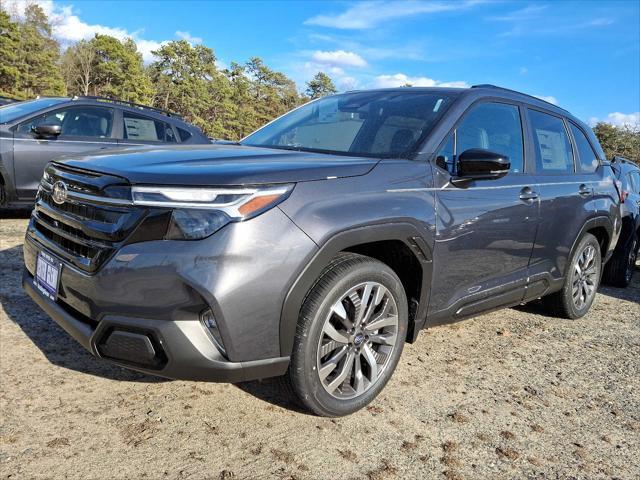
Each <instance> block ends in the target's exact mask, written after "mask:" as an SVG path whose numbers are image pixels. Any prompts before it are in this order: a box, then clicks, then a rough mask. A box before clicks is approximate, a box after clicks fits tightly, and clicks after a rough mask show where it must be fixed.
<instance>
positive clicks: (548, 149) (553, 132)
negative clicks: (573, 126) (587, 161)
mask: <svg viewBox="0 0 640 480" xmlns="http://www.w3.org/2000/svg"><path fill="white" fill-rule="evenodd" d="M529 118H530V119H531V128H532V130H533V143H534V146H535V152H536V169H537V171H538V172H542V173H567V172H573V150H572V148H571V142H569V136H568V135H567V131H566V130H565V128H564V122H563V121H562V120H561V119H560V118H558V117H554V116H553V115H547V114H546V113H542V112H538V111H536V110H529Z"/></svg>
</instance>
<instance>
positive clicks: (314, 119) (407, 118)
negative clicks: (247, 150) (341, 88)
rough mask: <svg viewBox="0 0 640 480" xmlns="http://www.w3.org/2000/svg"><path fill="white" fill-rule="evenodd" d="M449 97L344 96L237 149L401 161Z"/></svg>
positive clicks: (310, 107)
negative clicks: (245, 147)
mask: <svg viewBox="0 0 640 480" xmlns="http://www.w3.org/2000/svg"><path fill="white" fill-rule="evenodd" d="M454 99H455V94H451V93H446V94H445V93H440V92H436V93H433V92H430V93H425V92H418V91H412V90H411V89H409V88H407V89H405V90H404V91H386V92H380V91H377V92H376V91H373V92H357V93H347V94H342V95H335V96H332V97H326V98H323V99H320V100H317V101H314V102H311V103H308V104H307V105H304V106H302V107H300V108H298V109H296V110H293V111H292V112H290V113H288V114H286V115H285V116H283V117H281V118H279V119H277V120H275V121H274V122H272V123H270V124H268V125H267V126H265V127H263V128H262V129H260V130H258V131H257V132H255V133H253V134H251V135H249V136H248V137H247V138H245V139H244V140H243V141H242V143H243V144H244V145H252V146H259V147H269V148H282V149H285V150H304V151H319V152H330V153H338V154H349V155H361V156H371V157H403V156H405V155H407V154H408V153H410V152H412V151H414V150H415V148H416V147H417V146H418V145H419V144H420V142H421V141H422V139H424V138H425V137H426V135H428V133H429V132H430V131H431V129H432V128H433V126H434V125H435V123H436V122H437V121H438V119H439V118H440V117H441V116H442V114H443V113H444V112H445V111H446V109H447V108H448V107H449V105H450V103H451V102H452V101H453V100H454Z"/></svg>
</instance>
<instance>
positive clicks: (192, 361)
mask: <svg viewBox="0 0 640 480" xmlns="http://www.w3.org/2000/svg"><path fill="white" fill-rule="evenodd" d="M22 286H23V288H24V289H25V291H26V292H27V293H28V294H29V296H30V297H31V298H32V299H33V300H34V301H35V302H36V303H37V304H38V306H39V307H40V308H41V309H42V310H44V312H45V313H46V314H47V315H49V316H50V317H51V318H52V319H53V320H55V321H56V323H57V324H58V325H60V326H61V327H62V328H63V329H64V330H65V331H66V332H67V333H68V334H69V335H71V336H72V337H73V338H74V339H75V340H76V341H77V342H78V343H80V345H82V346H83V347H84V348H85V349H87V350H89V351H90V352H91V353H92V354H93V355H95V356H97V357H102V356H103V355H101V353H100V351H99V349H98V344H99V343H101V342H102V341H103V340H104V337H105V336H106V335H110V334H112V332H114V331H115V332H119V331H124V332H136V335H140V336H142V337H145V336H146V337H149V338H153V343H152V345H153V346H154V354H156V355H158V354H160V355H163V356H164V357H165V363H163V364H161V366H160V368H153V367H145V366H143V365H140V364H135V363H132V362H128V361H119V360H118V359H115V358H112V357H111V358H107V359H108V360H110V361H112V362H114V363H117V364H119V365H122V366H124V367H127V368H131V369H134V370H138V371H141V372H144V373H147V374H151V375H159V376H162V377H166V378H174V379H181V380H207V381H216V382H230V383H235V382H242V381H248V380H255V379H258V378H267V377H274V376H279V375H284V373H285V372H286V371H287V367H288V366H289V357H277V358H269V359H265V360H253V361H248V362H230V361H228V360H227V359H225V358H224V357H223V356H222V355H221V354H220V352H219V351H218V350H217V349H216V348H215V347H214V345H213V344H212V343H211V342H210V340H209V339H208V337H207V334H206V332H205V331H204V329H203V327H202V326H201V324H200V323H199V322H194V321H190V320H184V321H173V322H158V321H157V320H149V319H143V318H127V317H109V316H105V317H104V318H103V319H102V320H101V321H100V322H99V324H98V325H97V327H93V326H92V325H91V324H90V323H87V322H83V321H82V320H80V319H78V318H76V317H74V316H73V315H72V314H71V313H69V312H68V311H67V309H65V308H63V307H62V306H61V305H59V304H58V303H56V302H53V301H51V300H49V299H48V298H45V297H44V296H43V295H42V294H41V293H40V291H39V290H37V289H36V288H35V287H34V285H33V277H32V276H31V274H30V273H29V272H28V271H27V270H25V272H24V274H23V277H22ZM158 347H159V350H158Z"/></svg>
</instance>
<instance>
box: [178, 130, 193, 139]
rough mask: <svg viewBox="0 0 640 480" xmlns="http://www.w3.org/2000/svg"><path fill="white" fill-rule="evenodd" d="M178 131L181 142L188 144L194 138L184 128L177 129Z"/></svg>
mask: <svg viewBox="0 0 640 480" xmlns="http://www.w3.org/2000/svg"><path fill="white" fill-rule="evenodd" d="M176 130H178V136H179V137H180V141H181V142H186V141H187V140H189V139H190V138H191V137H192V136H193V135H192V134H191V132H188V131H187V130H185V129H184V128H180V127H176Z"/></svg>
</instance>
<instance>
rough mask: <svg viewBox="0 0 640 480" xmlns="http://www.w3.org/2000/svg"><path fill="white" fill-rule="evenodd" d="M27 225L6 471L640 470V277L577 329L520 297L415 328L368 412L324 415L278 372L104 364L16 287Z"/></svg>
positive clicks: (134, 474) (15, 254) (1, 371)
mask: <svg viewBox="0 0 640 480" xmlns="http://www.w3.org/2000/svg"><path fill="white" fill-rule="evenodd" d="M25 226H26V220H24V219H19V218H18V219H4V220H0V301H1V304H2V306H1V308H0V350H1V351H0V375H1V376H0V382H1V388H0V408H1V410H0V413H1V417H0V476H1V477H2V478H83V479H88V478H100V479H107V478H136V479H137V478H150V479H156V478H172V479H173V478H211V479H218V478H234V479H235V478H287V479H293V478H296V479H305V478H314V479H316V478H317V479H328V478H365V479H367V478H368V479H392V478H442V477H444V478H448V479H454V478H456V479H457V478H470V479H478V478H629V479H631V478H639V477H640V462H639V461H638V458H640V380H639V378H640V377H639V375H640V360H639V359H640V281H638V280H636V282H635V283H634V284H633V286H632V287H630V288H628V289H626V290H620V289H612V288H603V289H602V291H601V294H600V295H599V296H598V298H597V300H596V304H595V306H594V308H592V310H591V313H590V314H589V315H588V316H587V317H586V318H584V319H582V320H579V321H575V322H570V321H565V320H560V319H556V318H550V317H546V316H544V315H542V314H540V313H539V312H536V310H535V308H532V307H525V308H522V309H517V310H515V309H511V310H504V311H501V312H498V313H494V314H491V315H486V316H483V317H479V318H476V319H473V320H468V321H465V322H461V323H458V324H455V325H452V326H445V327H439V328H434V329H432V330H429V331H425V332H422V333H421V335H420V338H419V340H418V342H417V343H416V344H414V345H409V346H407V348H406V349H405V352H404V355H403V357H402V359H401V361H400V364H399V366H398V369H397V371H396V373H395V375H394V377H393V378H392V380H391V382H390V383H389V385H388V386H387V388H386V389H385V390H384V391H383V392H382V394H381V395H380V397H379V398H378V400H377V401H376V402H375V403H374V404H373V405H371V406H369V407H368V408H367V409H366V410H364V411H361V412H359V413H357V414H354V415H352V416H350V417H348V418H343V419H338V420H328V419H322V418H318V417H314V416H311V415H308V414H306V413H304V412H300V411H298V410H297V409H296V407H295V406H293V405H292V404H290V403H288V402H287V400H286V399H285V398H283V397H282V396H280V395H279V393H278V390H277V389H276V386H275V385H274V382H273V381H264V382H262V383H260V382H255V383H250V384H243V385H225V384H213V383H194V382H178V381H165V380H162V379H158V378H154V377H147V376H144V375H141V374H137V373H133V372H129V371H126V370H123V369H120V368H118V367H113V366H110V365H109V364H108V363H106V362H104V361H102V360H98V359H95V358H93V357H92V356H90V355H89V354H88V353H86V352H85V351H84V350H82V348H81V347H80V346H79V345H78V344H76V343H75V341H74V340H72V339H71V338H70V337H69V336H67V335H66V334H65V333H64V332H63V331H62V330H61V329H60V328H58V327H57V325H55V324H54V323H53V321H52V320H50V319H49V318H48V317H46V316H45V315H44V314H43V313H42V312H41V311H40V310H39V309H38V307H36V305H35V304H34V303H33V302H32V301H31V300H30V299H29V298H28V297H27V296H26V295H25V294H24V293H23V292H22V290H21V288H20V285H19V277H20V274H21V269H22V257H21V244H22V236H23V231H24V228H25ZM637 278H640V274H639V275H638V276H637Z"/></svg>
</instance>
